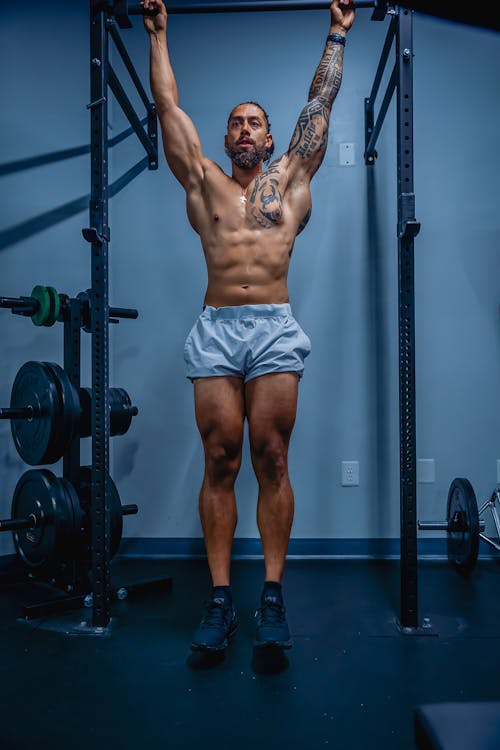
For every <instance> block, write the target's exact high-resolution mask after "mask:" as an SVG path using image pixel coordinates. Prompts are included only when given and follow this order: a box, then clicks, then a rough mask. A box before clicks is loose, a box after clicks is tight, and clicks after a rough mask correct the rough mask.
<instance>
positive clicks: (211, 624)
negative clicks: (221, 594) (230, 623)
mask: <svg viewBox="0 0 500 750" xmlns="http://www.w3.org/2000/svg"><path fill="white" fill-rule="evenodd" d="M226 611H228V607H227V605H225V604H223V603H222V602H218V601H214V600H212V601H210V602H208V604H207V610H206V612H205V614H204V616H203V620H202V625H203V627H205V628H220V627H225V625H226V616H227V615H226Z"/></svg>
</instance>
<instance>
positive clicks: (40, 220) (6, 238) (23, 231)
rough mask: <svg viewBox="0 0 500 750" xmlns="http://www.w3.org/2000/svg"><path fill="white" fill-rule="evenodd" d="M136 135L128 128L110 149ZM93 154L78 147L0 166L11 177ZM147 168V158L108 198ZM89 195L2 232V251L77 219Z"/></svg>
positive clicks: (115, 184)
mask: <svg viewBox="0 0 500 750" xmlns="http://www.w3.org/2000/svg"><path fill="white" fill-rule="evenodd" d="M141 122H142V124H144V123H145V122H147V118H144V119H143V120H142V121H141ZM133 132H134V130H133V128H127V129H126V130H124V131H123V132H121V133H119V134H118V135H117V136H115V137H114V138H112V139H110V140H109V141H108V148H109V147H111V148H112V147H113V146H116V145H117V144H118V143H121V141H123V140H125V138H128V137H129V136H130V135H131V134H132V133H133ZM85 154H90V146H89V145H86V146H75V147H74V148H68V149H64V150H62V151H53V152H51V153H49V154H42V155H40V156H34V157H32V158H30V159H20V160H18V161H13V162H9V163H7V164H0V177H3V176H6V175H11V174H14V173H16V172H22V171H24V170H26V169H33V168H34V167H40V166H44V165H46V164H53V163H55V162H58V161H64V160H66V159H73V158H74V157H76V156H82V155H85ZM147 166H148V157H144V158H143V159H141V160H140V161H138V162H137V164H135V165H134V166H133V167H131V169H129V170H128V171H127V172H125V174H124V175H122V176H121V177H119V178H118V179H117V180H116V181H115V182H113V183H112V184H111V185H109V187H108V196H109V198H112V197H113V196H115V195H117V193H119V192H120V191H121V190H123V188H124V187H126V186H127V185H128V184H129V182H132V180H133V179H134V178H135V177H137V175H139V174H140V173H141V172H143V171H144V170H145V169H146V168H147ZM89 201H90V195H82V196H81V197H80V198H75V199H74V200H72V201H69V202H68V203H65V204H64V205H62V206H58V207H57V208H53V209H52V210H51V211H46V212H45V213H43V214H40V215H39V216H34V217H32V218H31V219H27V220H26V221H23V222H21V223H20V224H16V225H15V226H13V227H9V228H7V229H4V230H2V231H1V232H0V250H5V249H7V248H8V247H11V246H12V245H15V244H16V243H17V242H22V240H26V239H27V238H28V237H31V236H32V235H34V234H38V233H39V232H43V230H44V229H49V228H50V227H52V226H55V225H56V224H59V223H60V222H62V221H65V220H66V219H69V218H71V217H72V216H75V215H76V214H79V213H82V212H83V211H86V210H87V209H88V207H89Z"/></svg>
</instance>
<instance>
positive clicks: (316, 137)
mask: <svg viewBox="0 0 500 750" xmlns="http://www.w3.org/2000/svg"><path fill="white" fill-rule="evenodd" d="M346 6H348V0H333V2H332V4H331V6H330V13H331V26H330V31H329V34H339V35H340V36H342V37H345V35H346V33H347V32H348V31H349V29H350V28H351V26H352V24H353V21H354V10H353V9H352V7H351V6H349V7H346ZM343 63H344V46H343V45H342V43H340V42H338V41H327V43H326V46H325V51H324V52H323V57H322V58H321V61H320V63H319V65H318V68H317V70H316V73H315V75H314V78H313V81H312V83H311V88H310V89H309V100H308V102H307V104H306V106H305V107H304V109H303V110H302V112H301V113H300V115H299V119H298V122H297V125H296V127H295V131H294V133H293V136H292V140H291V141H290V145H289V147H288V153H287V156H288V174H289V179H290V178H292V179H293V178H294V177H299V178H302V177H307V178H309V179H311V177H312V176H313V175H314V173H315V172H316V170H317V169H318V168H319V166H320V164H321V162H322V161H323V157H324V155H325V153H326V145H327V142H328V124H329V120H330V112H331V109H332V104H333V102H334V100H335V97H336V96H337V94H338V91H339V89H340V84H341V81H342V69H343Z"/></svg>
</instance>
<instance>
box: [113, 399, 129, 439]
mask: <svg viewBox="0 0 500 750" xmlns="http://www.w3.org/2000/svg"><path fill="white" fill-rule="evenodd" d="M131 407H132V401H131V400H130V396H129V395H128V393H127V391H126V390H125V388H110V389H109V408H110V433H111V435H112V436H113V437H114V436H115V435H125V433H126V432H127V431H128V429H129V427H130V424H131V422H132V414H131V411H130V409H131Z"/></svg>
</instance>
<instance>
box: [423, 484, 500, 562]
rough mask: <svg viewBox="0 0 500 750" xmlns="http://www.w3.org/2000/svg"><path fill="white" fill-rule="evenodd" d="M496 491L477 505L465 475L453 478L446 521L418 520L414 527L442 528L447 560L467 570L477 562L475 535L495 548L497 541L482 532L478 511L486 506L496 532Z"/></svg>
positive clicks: (477, 548)
mask: <svg viewBox="0 0 500 750" xmlns="http://www.w3.org/2000/svg"><path fill="white" fill-rule="evenodd" d="M498 501H499V492H498V490H496V491H495V492H494V493H493V495H492V497H491V499H490V500H488V501H487V502H486V503H485V504H484V505H483V506H482V507H481V508H478V505H477V500H476V494H475V492H474V489H473V487H472V485H471V483H470V482H469V480H468V479H464V478H456V479H454V480H453V481H452V483H451V485H450V489H449V491H448V501H447V505H446V511H447V512H446V521H438V522H432V521H419V522H418V529H419V530H424V531H446V534H447V551H448V560H449V561H450V562H451V564H452V565H453V566H454V567H455V568H456V569H457V570H458V571H459V572H460V573H464V574H467V573H470V572H471V571H472V570H473V569H474V567H475V565H476V562H477V557H478V553H479V539H483V540H484V541H485V542H487V543H488V544H490V545H491V546H492V547H494V548H495V549H496V550H500V545H498V544H497V543H496V542H494V541H493V540H492V539H490V538H489V537H487V536H485V534H484V533H483V532H484V528H485V522H484V520H483V519H482V518H480V515H481V513H482V512H483V511H484V510H485V509H486V508H487V507H490V508H491V511H492V514H493V518H494V520H495V525H496V526H497V531H499V533H500V527H499V523H498V516H497V513H496V503H497V502H498Z"/></svg>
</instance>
